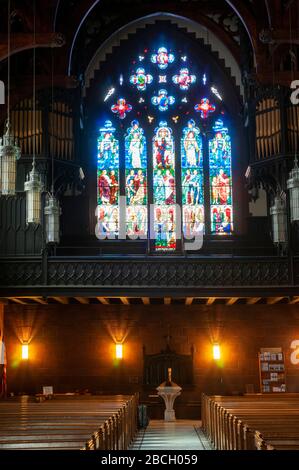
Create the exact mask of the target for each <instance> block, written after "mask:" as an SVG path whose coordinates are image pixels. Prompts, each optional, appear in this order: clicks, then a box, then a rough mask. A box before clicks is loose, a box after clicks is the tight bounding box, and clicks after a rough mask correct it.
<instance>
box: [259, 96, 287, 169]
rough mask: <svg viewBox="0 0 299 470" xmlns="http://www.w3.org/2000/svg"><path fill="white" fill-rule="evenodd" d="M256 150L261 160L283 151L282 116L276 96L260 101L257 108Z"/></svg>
mask: <svg viewBox="0 0 299 470" xmlns="http://www.w3.org/2000/svg"><path fill="white" fill-rule="evenodd" d="M256 145H257V148H256V152H257V159H258V160H261V159H264V158H268V157H271V156H274V155H278V154H280V152H281V117H280V109H279V106H278V102H277V101H276V100H275V99H274V98H267V99H263V100H262V101H260V102H259V103H258V105H257V108H256Z"/></svg>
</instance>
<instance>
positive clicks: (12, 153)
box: [0, 0, 21, 196]
mask: <svg viewBox="0 0 299 470" xmlns="http://www.w3.org/2000/svg"><path fill="white" fill-rule="evenodd" d="M7 17H8V18H7V35H8V50H7V53H8V56H7V62H8V66H7V70H8V73H7V75H8V77H7V121H6V131H5V134H4V135H3V137H2V138H0V194H2V195H3V196H15V194H16V176H17V160H19V158H20V157H21V149H20V147H19V146H18V142H17V139H16V138H15V137H14V136H13V134H12V132H11V125H10V39H11V37H10V36H11V32H10V0H9V2H8V15H7Z"/></svg>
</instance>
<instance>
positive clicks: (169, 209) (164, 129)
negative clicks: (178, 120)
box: [153, 122, 176, 251]
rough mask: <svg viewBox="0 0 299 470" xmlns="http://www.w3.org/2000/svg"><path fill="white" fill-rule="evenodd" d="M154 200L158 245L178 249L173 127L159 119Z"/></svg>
mask: <svg viewBox="0 0 299 470" xmlns="http://www.w3.org/2000/svg"><path fill="white" fill-rule="evenodd" d="M153 175H154V176H153V182H154V184H153V201H154V211H155V216H154V221H155V249H156V250H157V251H173V250H175V249H176V231H175V223H176V217H175V216H176V211H175V206H174V204H175V201H176V184H175V149H174V139H173V135H172V130H171V129H170V128H169V127H168V126H167V123H166V122H160V125H159V127H157V128H156V129H155V136H154V139H153Z"/></svg>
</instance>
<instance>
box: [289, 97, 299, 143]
mask: <svg viewBox="0 0 299 470" xmlns="http://www.w3.org/2000/svg"><path fill="white" fill-rule="evenodd" d="M287 122H288V146H289V151H291V152H296V151H297V150H298V147H299V145H298V144H299V106H295V105H293V106H290V107H289V108H287Z"/></svg>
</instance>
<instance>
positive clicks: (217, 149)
mask: <svg viewBox="0 0 299 470" xmlns="http://www.w3.org/2000/svg"><path fill="white" fill-rule="evenodd" d="M213 130H214V132H215V136H214V138H213V139H211V140H210V141H209V165H210V202H211V231H212V233H216V234H230V233H231V232H232V230H233V207H232V177H231V139H230V136H229V133H228V129H227V128H226V127H224V125H223V122H222V121H221V120H218V121H216V123H215V126H214V127H213Z"/></svg>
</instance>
